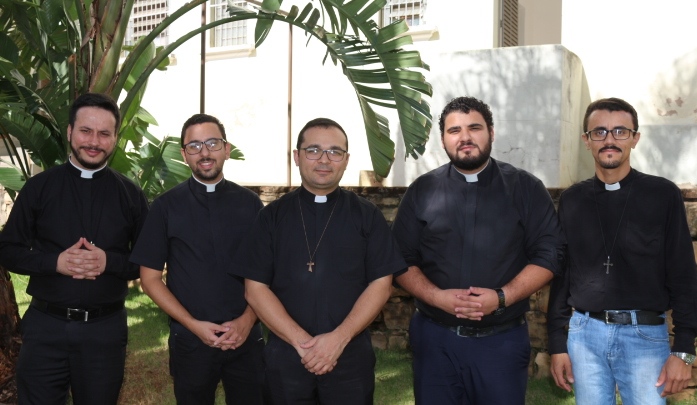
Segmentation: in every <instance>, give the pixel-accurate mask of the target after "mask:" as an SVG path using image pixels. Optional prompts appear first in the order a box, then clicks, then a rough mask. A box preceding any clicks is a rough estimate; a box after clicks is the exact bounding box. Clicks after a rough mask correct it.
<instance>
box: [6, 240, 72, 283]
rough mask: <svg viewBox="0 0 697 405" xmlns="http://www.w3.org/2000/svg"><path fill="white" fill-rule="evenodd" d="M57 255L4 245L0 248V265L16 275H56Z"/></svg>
mask: <svg viewBox="0 0 697 405" xmlns="http://www.w3.org/2000/svg"><path fill="white" fill-rule="evenodd" d="M59 255H60V252H57V253H43V252H39V251H37V250H33V249H30V248H28V247H23V246H18V245H12V244H7V243H5V244H3V245H2V246H1V247H0V258H1V259H2V260H1V261H0V265H2V266H3V267H5V268H6V269H7V270H9V271H11V272H13V273H17V274H24V275H28V276H34V275H50V274H55V273H56V270H57V263H58V256H59Z"/></svg>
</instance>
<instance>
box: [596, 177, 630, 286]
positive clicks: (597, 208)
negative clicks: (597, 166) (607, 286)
mask: <svg viewBox="0 0 697 405" xmlns="http://www.w3.org/2000/svg"><path fill="white" fill-rule="evenodd" d="M632 186H634V182H632V184H631V185H630V186H629V191H627V199H626V200H625V202H624V208H622V214H621V215H620V221H619V222H618V223H617V231H615V238H614V239H613V240H612V246H610V250H609V251H608V250H607V243H605V231H604V230H603V221H602V220H601V219H600V208H599V207H598V200H597V198H596V196H595V180H593V202H595V212H596V214H597V216H598V224H599V225H600V236H602V237H603V249H604V250H605V254H606V255H607V261H605V263H603V267H605V274H610V267H612V266H614V264H613V263H612V262H611V261H610V256H612V251H613V250H614V249H615V242H617V236H618V235H619V234H620V227H621V226H622V218H624V213H625V212H626V211H627V204H629V194H630V193H631V192H632Z"/></svg>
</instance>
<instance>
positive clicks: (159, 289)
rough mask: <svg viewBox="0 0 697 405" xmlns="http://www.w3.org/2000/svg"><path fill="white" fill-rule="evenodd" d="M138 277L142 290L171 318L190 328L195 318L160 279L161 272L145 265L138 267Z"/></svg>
mask: <svg viewBox="0 0 697 405" xmlns="http://www.w3.org/2000/svg"><path fill="white" fill-rule="evenodd" d="M140 279H141V285H142V287H143V291H144V292H145V293H146V294H147V295H148V296H149V297H150V298H151V299H152V300H153V302H155V304H157V306H158V307H160V308H161V309H162V310H163V311H165V313H166V314H167V315H169V316H170V317H171V318H172V319H174V320H175V321H177V322H179V323H180V324H182V325H184V327H185V328H187V329H189V330H191V329H192V328H191V324H192V323H193V322H194V321H196V319H195V318H194V317H193V316H191V314H190V313H189V311H187V310H186V308H184V306H183V305H182V304H181V303H180V302H179V300H178V299H177V298H176V297H175V296H174V294H172V292H171V291H170V290H169V288H167V285H165V283H164V282H163V281H162V272H161V271H158V270H154V269H151V268H148V267H145V266H141V267H140Z"/></svg>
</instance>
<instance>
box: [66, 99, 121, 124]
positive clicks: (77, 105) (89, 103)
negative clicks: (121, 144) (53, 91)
mask: <svg viewBox="0 0 697 405" xmlns="http://www.w3.org/2000/svg"><path fill="white" fill-rule="evenodd" d="M83 107H97V108H101V109H102V110H107V111H109V112H110V113H112V114H113V115H114V119H116V128H114V130H115V131H114V132H115V133H118V132H119V128H120V127H121V111H120V110H119V106H118V105H117V104H116V101H114V99H113V98H111V96H109V95H107V94H101V93H85V94H82V95H80V96H79V97H78V98H76V99H75V101H73V104H72V105H71V106H70V112H69V113H68V124H70V127H71V128H72V127H74V126H75V117H76V116H77V112H78V110H80V109H81V108H83Z"/></svg>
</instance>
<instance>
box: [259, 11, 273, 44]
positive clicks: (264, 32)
mask: <svg viewBox="0 0 697 405" xmlns="http://www.w3.org/2000/svg"><path fill="white" fill-rule="evenodd" d="M271 26H273V19H271V18H269V19H260V20H257V25H256V27H254V46H255V47H259V46H260V45H261V44H262V43H264V40H266V37H267V36H268V35H269V32H271Z"/></svg>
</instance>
